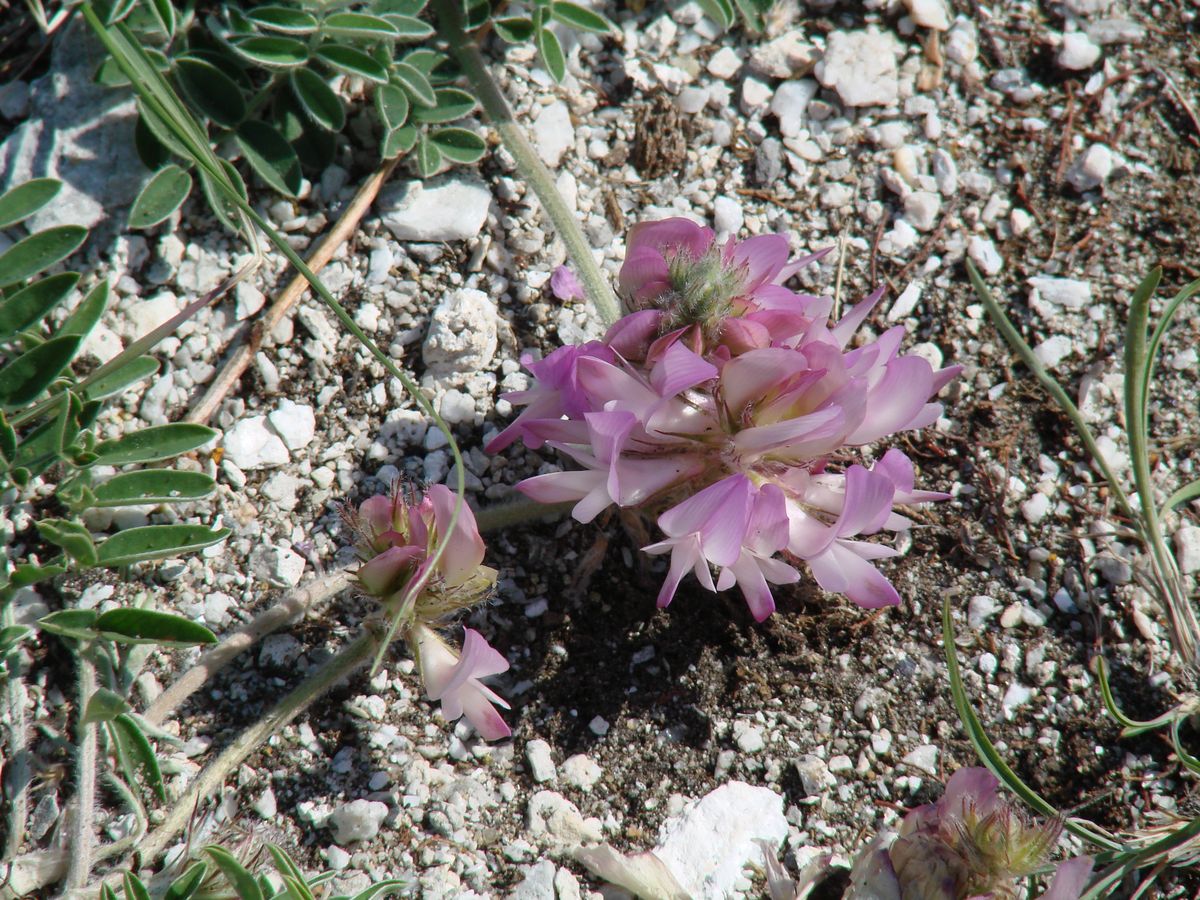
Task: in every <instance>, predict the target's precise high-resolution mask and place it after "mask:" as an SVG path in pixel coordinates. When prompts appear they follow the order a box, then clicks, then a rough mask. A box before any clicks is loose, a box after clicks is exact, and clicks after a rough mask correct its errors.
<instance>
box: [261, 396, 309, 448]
mask: <svg viewBox="0 0 1200 900" xmlns="http://www.w3.org/2000/svg"><path fill="white" fill-rule="evenodd" d="M267 423H268V424H269V425H270V427H271V430H272V431H274V432H275V433H276V434H277V435H279V437H280V438H281V439H282V440H283V443H284V446H285V447H287V448H288V449H289V450H301V449H303V448H304V447H307V446H308V445H309V444H310V443H312V439H313V437H315V436H316V433H317V417H316V415H315V413H314V412H313V408H312V407H311V406H304V405H302V404H299V403H295V402H294V401H292V400H288V399H286V398H285V399H283V400H280V401H279V407H278V409H276V410H275V411H274V412H273V413H270V414H268V416H267Z"/></svg>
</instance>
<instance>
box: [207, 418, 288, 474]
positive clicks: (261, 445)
mask: <svg viewBox="0 0 1200 900" xmlns="http://www.w3.org/2000/svg"><path fill="white" fill-rule="evenodd" d="M223 444H224V447H225V457H226V458H227V459H229V460H230V461H231V462H232V463H233V464H234V465H235V466H237V467H238V468H239V469H242V470H243V471H247V470H250V469H268V468H271V467H272V466H282V465H284V464H286V463H287V461H288V459H289V456H288V450H287V446H286V445H285V444H284V443H283V441H281V440H280V439H279V436H278V435H276V434H274V433H272V432H271V431H270V430H269V429H268V428H267V417H266V416H251V417H250V418H248V419H242V420H241V421H240V422H238V423H237V424H236V425H234V426H233V428H231V429H229V431H227V432H225V440H224V442H223Z"/></svg>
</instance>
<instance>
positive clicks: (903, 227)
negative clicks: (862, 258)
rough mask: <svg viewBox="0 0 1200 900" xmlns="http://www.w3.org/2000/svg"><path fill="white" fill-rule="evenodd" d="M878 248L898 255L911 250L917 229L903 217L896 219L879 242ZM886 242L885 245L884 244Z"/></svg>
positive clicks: (915, 239) (915, 241)
mask: <svg viewBox="0 0 1200 900" xmlns="http://www.w3.org/2000/svg"><path fill="white" fill-rule="evenodd" d="M879 243H880V249H882V250H883V252H885V253H889V254H893V255H899V254H901V253H904V252H906V251H908V250H911V249H912V248H913V247H915V246H916V244H917V230H916V229H915V228H913V227H912V226H911V225H909V224H908V222H906V221H905V220H904V219H897V220H896V221H895V222H894V223H893V224H892V228H891V230H890V231H888V232H887V233H886V234H884V236H883V240H882V241H880V242H879ZM885 244H886V246H884V245H885Z"/></svg>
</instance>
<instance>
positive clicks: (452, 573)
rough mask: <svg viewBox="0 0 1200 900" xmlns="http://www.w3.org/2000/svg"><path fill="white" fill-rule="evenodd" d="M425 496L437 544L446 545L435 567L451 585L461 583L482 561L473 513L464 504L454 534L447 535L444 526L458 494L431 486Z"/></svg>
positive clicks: (436, 485)
mask: <svg viewBox="0 0 1200 900" xmlns="http://www.w3.org/2000/svg"><path fill="white" fill-rule="evenodd" d="M426 496H427V497H428V498H429V499H430V500H432V501H433V511H434V523H435V525H436V528H437V535H438V543H439V544H445V545H446V549H445V550H444V551H442V558H441V560H440V562H439V564H438V567H439V568H440V569H441V572H442V577H443V578H445V579H446V582H447V583H448V584H449V585H451V586H454V585H458V584H462V583H463V582H464V581H466V580H467V579H468V578H470V577H471V576H473V575H474V574H475V573H476V572H477V571H478V569H479V566H480V564H481V563H482V562H483V554H484V546H483V537H482V536H480V534H479V527H478V526H477V525H476V524H475V514H474V513H473V512H472V511H471V507H469V506H467V504H466V502H465V501H464V502H463V504H462V509H460V510H459V513H458V521H457V522H456V523H455V525H454V531H452V532H451V531H449V530H448V526H449V524H450V518H451V516H453V514H454V508H455V506H457V505H458V495H457V494H455V493H454V491H452V490H450V488H448V487H446V485H444V484H435V485H434V486H433V487H431V488H429V490H428V491H427V492H426Z"/></svg>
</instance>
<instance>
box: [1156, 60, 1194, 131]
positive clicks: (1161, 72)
mask: <svg viewBox="0 0 1200 900" xmlns="http://www.w3.org/2000/svg"><path fill="white" fill-rule="evenodd" d="M1153 71H1154V74H1155V75H1157V76H1158V77H1159V78H1161V79H1162V80H1163V84H1165V85H1166V86H1167V90H1169V91H1170V92H1171V96H1173V97H1174V98H1175V100H1176V102H1177V103H1178V104H1179V105H1180V106H1182V107H1183V110H1184V112H1186V113H1187V114H1188V118H1189V119H1191V120H1192V128H1194V129H1195V130H1196V136H1197V137H1200V117H1198V116H1197V115H1196V109H1195V107H1193V106H1192V104H1191V103H1189V102H1188V99H1187V97H1185V96H1184V95H1183V91H1181V90H1180V89H1179V86H1178V85H1177V84H1175V79H1173V78H1172V77H1171V76H1170V75H1168V74H1167V73H1166V70H1165V69H1161V68H1159V67H1157V66H1155V68H1154V69H1153Z"/></svg>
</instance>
